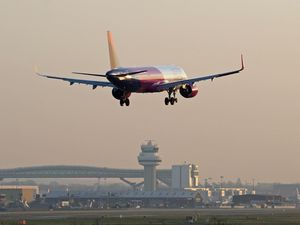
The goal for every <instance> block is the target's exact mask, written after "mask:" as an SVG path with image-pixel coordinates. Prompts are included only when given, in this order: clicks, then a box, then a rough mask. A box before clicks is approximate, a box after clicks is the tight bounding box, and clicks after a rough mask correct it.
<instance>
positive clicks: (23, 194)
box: [0, 185, 39, 202]
mask: <svg viewBox="0 0 300 225" xmlns="http://www.w3.org/2000/svg"><path fill="white" fill-rule="evenodd" d="M38 194H39V187H38V186H23V185H21V186H19V185H2V186H0V196H1V200H2V201H3V202H4V201H5V202H14V201H21V202H31V201H33V200H35V199H36V196H37V195H38Z"/></svg>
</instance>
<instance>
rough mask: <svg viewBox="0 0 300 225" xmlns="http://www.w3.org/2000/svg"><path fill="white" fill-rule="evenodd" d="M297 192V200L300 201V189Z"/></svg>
mask: <svg viewBox="0 0 300 225" xmlns="http://www.w3.org/2000/svg"><path fill="white" fill-rule="evenodd" d="M296 192H297V200H298V201H300V195H299V190H298V188H296Z"/></svg>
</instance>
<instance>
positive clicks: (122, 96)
mask: <svg viewBox="0 0 300 225" xmlns="http://www.w3.org/2000/svg"><path fill="white" fill-rule="evenodd" d="M130 94H131V93H130V92H125V91H122V90H121V89H118V88H113V89H112V95H113V96H114V98H116V99H118V100H120V99H126V98H128V97H129V96H130Z"/></svg>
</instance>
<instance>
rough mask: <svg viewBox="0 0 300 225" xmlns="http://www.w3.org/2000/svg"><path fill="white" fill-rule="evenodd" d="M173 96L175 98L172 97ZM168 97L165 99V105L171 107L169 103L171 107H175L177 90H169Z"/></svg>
mask: <svg viewBox="0 0 300 225" xmlns="http://www.w3.org/2000/svg"><path fill="white" fill-rule="evenodd" d="M172 94H173V96H171V95H172ZM168 95H169V96H168V97H166V98H165V105H169V103H170V104H171V105H174V103H175V102H176V103H177V98H176V90H173V89H171V90H169V91H168Z"/></svg>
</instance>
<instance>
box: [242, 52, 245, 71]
mask: <svg viewBox="0 0 300 225" xmlns="http://www.w3.org/2000/svg"><path fill="white" fill-rule="evenodd" d="M241 64H242V67H241V71H242V70H243V69H244V68H245V66H244V57H243V54H241Z"/></svg>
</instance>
